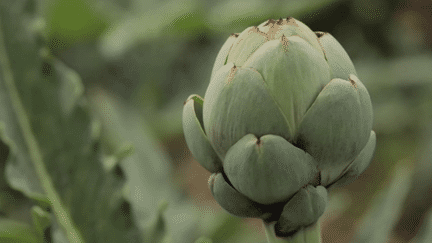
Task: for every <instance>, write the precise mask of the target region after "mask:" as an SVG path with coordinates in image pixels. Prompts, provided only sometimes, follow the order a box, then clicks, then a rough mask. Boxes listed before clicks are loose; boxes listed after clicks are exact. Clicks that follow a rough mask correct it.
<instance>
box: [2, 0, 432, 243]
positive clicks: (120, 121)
mask: <svg viewBox="0 0 432 243" xmlns="http://www.w3.org/2000/svg"><path fill="white" fill-rule="evenodd" d="M287 16H292V17H295V18H297V19H299V20H301V21H303V22H304V23H305V24H307V25H308V26H310V27H311V29H312V30H319V31H325V32H330V33H331V34H332V35H334V36H335V37H336V39H338V40H339V41H340V42H341V44H342V45H343V46H344V47H345V49H346V50H347V52H348V53H349V55H350V56H351V58H352V59H353V62H354V64H355V66H356V68H357V71H358V74H359V78H360V79H361V80H362V81H363V82H364V84H365V86H366V87H367V88H368V90H369V92H370V95H371V99H372V102H373V105H374V115H375V117H374V118H375V121H374V130H375V131H376V133H377V152H376V155H375V158H374V160H373V162H372V164H371V166H370V167H369V168H368V170H367V171H366V172H365V173H364V174H363V175H362V176H361V177H360V178H359V179H358V180H357V181H356V182H354V183H352V184H351V185H349V186H346V187H344V188H340V189H337V190H334V191H332V192H331V193H330V207H329V208H328V209H327V211H326V213H325V215H324V216H323V217H322V219H321V223H322V225H323V227H322V228H323V232H322V234H323V240H324V242H408V241H409V240H412V241H413V242H430V241H431V239H432V238H431V237H432V214H431V213H430V206H431V205H432V198H431V196H430V195H432V194H431V191H432V182H431V180H430V175H431V173H432V157H431V153H430V151H431V150H432V147H431V146H432V133H431V128H432V127H431V124H432V95H431V94H432V68H431V67H432V55H431V48H432V41H431V40H432V24H431V23H432V2H431V1H428V0H366V1H365V0H314V1H312V0H310V1H309V0H308V1H306V0H291V1H288V0H286V1H282V0H278V1H265V0H252V1H242V0H229V1H228V0H225V1H209V0H206V1H199V0H164V1H160V0H159V1H155V0H146V1H143V0H103V1H102V0H76V1H67V0H2V1H0V172H1V173H2V174H1V176H0V242H12V240H15V242H81V241H85V242H171V241H172V242H195V241H196V242H210V240H211V241H212V242H214V243H217V242H221V243H222V242H265V236H264V233H263V231H262V229H261V225H260V222H259V221H258V220H250V219H239V218H236V217H233V216H230V215H228V214H227V213H226V212H224V211H223V210H222V209H221V208H220V207H219V206H218V205H217V204H216V203H215V201H214V200H213V198H212V196H211V194H210V191H209V189H208V188H207V178H208V176H209V173H208V172H206V171H205V170H204V169H203V168H201V167H200V166H199V165H198V163H197V162H196V161H194V160H193V158H192V157H191V155H190V153H189V151H188V149H187V147H186V145H185V141H184V138H183V134H182V127H181V112H182V104H183V101H184V100H185V99H186V98H187V97H188V95H189V94H193V93H196V94H200V95H203V94H204V92H205V89H206V87H207V85H208V82H209V76H210V72H211V68H212V65H213V62H214V59H215V57H216V55H217V52H218V51H219V48H220V47H221V46H222V44H223V42H224V41H225V40H226V38H228V36H229V34H231V33H237V32H241V31H242V30H243V29H245V28H246V27H248V26H250V25H258V24H260V23H261V22H263V21H265V20H267V19H269V18H280V17H287Z"/></svg>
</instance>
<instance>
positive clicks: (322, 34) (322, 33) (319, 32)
mask: <svg viewBox="0 0 432 243" xmlns="http://www.w3.org/2000/svg"><path fill="white" fill-rule="evenodd" d="M325 34H326V33H325V32H321V31H316V32H315V35H316V36H317V37H318V38H321V37H323V36H324V35H325Z"/></svg>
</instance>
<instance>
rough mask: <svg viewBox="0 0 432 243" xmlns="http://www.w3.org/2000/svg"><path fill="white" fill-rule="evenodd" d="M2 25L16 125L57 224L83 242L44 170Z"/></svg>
mask: <svg viewBox="0 0 432 243" xmlns="http://www.w3.org/2000/svg"><path fill="white" fill-rule="evenodd" d="M1 27H2V25H1V21H0V70H1V71H0V73H2V75H3V77H2V79H3V82H4V83H5V87H6V89H7V92H8V93H9V95H10V100H11V105H12V109H13V111H14V112H15V115H16V116H17V120H18V125H19V127H20V129H21V132H22V133H23V137H24V141H25V143H26V146H27V148H28V153H29V155H30V159H31V162H32V164H33V166H34V168H35V170H36V172H37V175H38V176H39V180H40V182H41V184H42V185H41V186H42V187H43V188H44V189H45V193H46V196H47V198H48V200H49V201H50V203H51V207H52V210H53V213H54V214H55V216H56V218H57V220H58V223H59V224H60V226H61V227H62V229H63V232H64V233H65V235H66V236H67V239H68V240H69V242H77V243H78V242H83V240H82V239H83V238H82V236H81V234H80V232H79V231H78V230H77V229H76V228H75V226H74V222H73V221H72V217H71V215H70V214H69V212H68V211H67V210H66V208H65V207H64V206H63V204H62V202H61V198H60V195H59V194H58V193H57V192H56V190H55V188H54V182H53V181H52V180H51V177H50V175H49V173H48V171H47V169H46V168H45V162H44V161H43V158H42V152H41V150H40V148H39V144H38V142H37V140H36V137H35V136H34V134H33V131H32V129H31V126H30V120H29V118H28V117H27V114H26V111H25V108H24V106H23V104H22V102H21V99H20V97H19V94H18V90H17V88H16V86H15V81H14V78H13V74H12V69H11V66H10V63H9V59H8V56H7V52H6V50H7V49H6V44H5V41H4V40H3V38H4V36H3V32H2V28H1Z"/></svg>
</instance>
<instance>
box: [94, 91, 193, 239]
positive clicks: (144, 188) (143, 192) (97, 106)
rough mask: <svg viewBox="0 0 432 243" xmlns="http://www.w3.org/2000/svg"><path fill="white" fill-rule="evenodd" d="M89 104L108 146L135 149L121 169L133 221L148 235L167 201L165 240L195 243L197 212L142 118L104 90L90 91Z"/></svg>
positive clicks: (131, 108) (134, 110) (170, 163)
mask: <svg viewBox="0 0 432 243" xmlns="http://www.w3.org/2000/svg"><path fill="white" fill-rule="evenodd" d="M90 101H91V104H92V109H93V111H94V112H95V114H97V116H98V117H99V118H100V119H101V121H102V128H103V129H104V133H103V134H102V135H103V138H104V141H105V142H106V143H107V146H109V147H119V146H122V145H124V144H133V146H134V148H135V149H134V150H135V153H134V154H132V155H131V156H129V157H127V158H125V159H124V160H123V161H122V163H121V164H120V166H121V168H122V169H123V170H124V174H125V176H126V177H127V178H128V185H127V186H128V190H125V194H126V195H127V198H128V201H129V202H130V204H131V209H132V211H133V213H134V218H133V220H134V222H135V223H136V224H137V225H138V227H139V228H140V230H141V232H148V225H149V224H152V223H154V222H152V220H154V219H155V218H157V217H158V216H157V215H159V214H160V213H159V212H160V211H157V210H155V208H158V206H159V205H158V203H160V202H161V201H164V200H165V201H168V202H170V204H169V207H168V208H167V209H166V211H165V212H164V216H165V223H166V227H167V229H169V232H167V236H166V238H164V240H168V239H170V237H173V238H174V240H175V242H192V241H193V240H195V239H196V237H195V234H196V233H197V232H196V223H197V217H196V216H195V215H196V214H197V212H196V211H194V209H193V207H192V204H191V202H190V201H189V200H188V198H187V197H185V196H184V195H183V194H182V193H181V192H180V190H181V188H178V186H177V185H176V184H174V183H175V181H174V182H173V181H172V179H171V178H172V176H173V174H172V173H173V167H172V164H173V162H172V161H171V160H170V159H169V157H168V155H167V154H166V153H165V152H164V150H163V148H162V147H161V145H160V142H159V141H157V140H156V139H155V138H154V134H153V133H152V131H151V130H150V129H149V127H148V124H147V121H146V120H145V119H144V117H143V116H142V114H141V113H140V112H138V111H137V110H136V109H135V108H134V107H132V106H126V105H125V103H124V102H122V101H121V100H120V99H116V98H115V97H114V96H112V95H110V94H109V93H107V92H104V91H103V90H101V89H95V90H91V91H90ZM145 237H147V236H145ZM145 237H144V238H145Z"/></svg>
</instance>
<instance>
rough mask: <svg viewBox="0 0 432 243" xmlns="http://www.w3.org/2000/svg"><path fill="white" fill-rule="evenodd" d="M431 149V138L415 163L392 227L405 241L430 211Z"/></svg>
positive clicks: (413, 234)
mask: <svg viewBox="0 0 432 243" xmlns="http://www.w3.org/2000/svg"><path fill="white" fill-rule="evenodd" d="M431 149H432V140H431V141H430V142H429V144H428V145H427V146H426V147H425V149H424V151H423V154H422V157H421V158H420V159H419V161H418V162H417V163H415V165H416V166H415V168H414V175H413V178H412V183H411V186H410V191H409V193H408V195H407V197H406V198H405V200H404V204H403V210H402V212H401V217H400V218H399V219H398V222H397V224H396V226H395V228H394V232H395V233H396V234H397V235H398V236H399V237H400V238H402V239H405V240H406V241H409V240H411V239H412V238H413V237H414V236H415V235H416V234H417V232H418V231H419V229H420V228H421V226H422V224H423V222H425V219H427V213H428V211H431V208H432V194H431V191H432V181H431V180H430V177H431V174H432V155H431V153H430V151H431ZM426 222H427V221H426ZM422 234H426V232H423V233H422Z"/></svg>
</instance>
